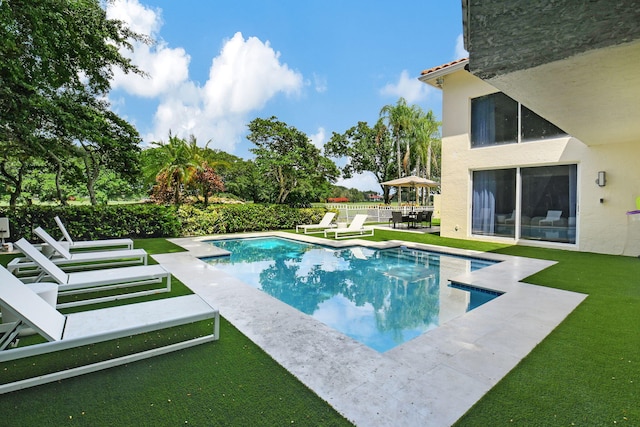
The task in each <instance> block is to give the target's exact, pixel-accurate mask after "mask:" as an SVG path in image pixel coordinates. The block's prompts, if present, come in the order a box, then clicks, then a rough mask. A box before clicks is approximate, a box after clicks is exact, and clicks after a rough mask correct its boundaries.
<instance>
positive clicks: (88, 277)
mask: <svg viewBox="0 0 640 427" xmlns="http://www.w3.org/2000/svg"><path fill="white" fill-rule="evenodd" d="M15 246H16V247H17V248H18V249H19V250H20V251H21V252H22V253H23V254H24V255H25V256H26V257H27V258H28V259H29V260H31V261H32V262H33V263H35V265H37V267H38V268H39V269H40V271H41V273H40V275H39V276H37V277H36V278H34V279H32V280H30V281H33V282H39V281H42V280H44V279H46V278H50V279H53V280H54V281H55V282H57V283H58V295H77V294H84V293H89V292H95V291H105V290H112V289H124V288H131V287H135V286H141V285H148V284H154V283H163V282H164V283H165V284H166V286H165V287H161V288H154V289H145V290H140V291H134V292H127V293H122V294H116V295H109V296H104V297H97V298H91V299H86V300H79V301H73V302H68V303H64V304H58V308H63V307H72V306H77V305H86V304H93V303H97V302H104V301H113V300H117V299H124V298H132V297H137V296H142V295H150V294H155V293H158V292H169V291H171V273H169V272H168V271H167V270H165V269H164V268H163V267H162V266H161V265H137V266H133V267H119V268H105V269H99V270H87V271H77V272H73V273H66V272H64V271H63V270H62V269H61V268H60V267H58V266H57V265H55V264H54V263H53V262H51V260H50V259H48V258H47V257H46V256H45V255H44V254H43V253H42V252H40V251H39V250H38V248H36V247H35V246H33V245H32V244H31V243H29V242H28V241H26V240H25V239H24V238H22V239H20V240H18V241H17V242H15ZM26 281H27V280H25V282H26Z"/></svg>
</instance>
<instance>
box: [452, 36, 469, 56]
mask: <svg viewBox="0 0 640 427" xmlns="http://www.w3.org/2000/svg"><path fill="white" fill-rule="evenodd" d="M455 55H456V57H455V58H454V59H461V58H468V57H469V52H467V50H466V49H465V48H464V38H463V36H462V34H460V35H458V38H457V39H456V53H455Z"/></svg>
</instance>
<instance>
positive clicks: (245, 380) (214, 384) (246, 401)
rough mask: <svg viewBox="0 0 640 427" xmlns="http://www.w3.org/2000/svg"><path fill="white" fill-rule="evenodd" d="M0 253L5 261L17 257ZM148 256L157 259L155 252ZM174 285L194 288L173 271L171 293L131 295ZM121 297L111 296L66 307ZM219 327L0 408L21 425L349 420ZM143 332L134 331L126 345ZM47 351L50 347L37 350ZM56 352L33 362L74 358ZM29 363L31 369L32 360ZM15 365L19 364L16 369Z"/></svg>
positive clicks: (7, 400)
mask: <svg viewBox="0 0 640 427" xmlns="http://www.w3.org/2000/svg"><path fill="white" fill-rule="evenodd" d="M149 240H151V242H148V241H147V240H145V241H136V247H142V248H144V249H146V250H147V251H148V252H149V253H150V254H151V253H166V252H180V251H183V249H182V248H180V247H178V246H176V245H173V244H171V243H169V242H167V241H166V240H164V239H149ZM0 257H1V258H0V262H2V263H3V264H4V265H6V263H7V262H9V261H10V259H11V258H12V256H0ZM149 262H150V263H153V262H154V261H153V260H152V259H151V258H150V260H149ZM176 292H179V293H185V292H186V293H190V292H191V291H190V290H189V289H188V288H187V287H186V286H184V285H183V284H182V283H180V282H179V281H178V280H176V279H175V278H174V282H173V286H172V292H171V294H167V293H164V294H156V295H151V296H145V297H140V298H132V299H130V300H127V301H126V303H132V302H136V301H142V300H149V299H155V298H164V297H168V296H175V293H176ZM122 303H123V302H122V301H118V302H108V303H102V304H95V305H91V306H84V307H75V308H73V309H69V310H66V311H79V310H90V309H95V308H97V307H106V306H111V305H114V304H122ZM220 329H221V333H220V335H221V338H220V340H219V341H215V342H213V343H205V344H203V345H199V346H196V347H192V348H189V349H185V350H181V351H178V352H174V353H170V354H166V355H162V356H157V357H154V358H151V359H146V360H143V361H139V362H136V363H132V364H129V365H124V366H121V367H116V368H111V369H108V370H105V371H99V372H95V373H92V374H89V375H83V376H80V377H76V378H71V379H67V380H64V381H61V382H57V383H52V384H45V385H42V386H39V387H34V388H30V389H26V390H21V391H18V392H13V393H9V394H6V395H2V396H0V412H1V413H3V414H11V424H12V425H16V426H20V425H25V426H26V425H29V426H31V425H43V426H44V425H60V424H63V423H67V422H69V423H71V422H75V423H80V424H86V425H92V426H98V425H174V424H177V423H178V424H181V425H184V424H188V423H191V424H195V425H281V424H283V422H284V423H286V424H297V425H310V426H311V425H327V426H342V425H351V424H350V423H349V422H348V421H347V420H346V419H344V418H343V417H342V416H341V415H340V414H338V413H337V412H336V411H335V410H334V409H333V408H332V407H331V406H330V405H328V404H327V403H326V402H325V401H323V400H322V399H320V398H319V397H318V396H317V395H315V394H314V393H313V391H311V390H309V389H308V388H306V387H305V386H304V385H303V384H302V383H300V382H299V381H298V380H297V379H296V378H295V377H293V375H291V374H290V373H289V372H287V371H286V370H285V369H284V368H282V367H281V366H280V365H278V364H277V363H276V362H275V361H274V360H273V359H271V357H269V356H268V355H267V354H266V353H264V352H263V351H262V350H261V349H260V348H259V347H257V346H256V345H255V344H253V343H252V342H251V341H249V340H248V339H247V338H246V337H245V336H244V335H242V334H241V333H240V332H239V331H238V330H237V329H235V328H234V327H233V326H231V325H230V324H229V323H228V322H226V321H225V320H224V319H223V318H222V317H221V326H220ZM162 333H164V334H170V333H171V332H162ZM144 339H145V338H144V337H142V336H136V337H134V338H133V339H132V340H133V342H134V343H133V344H131V343H130V344H129V345H136V344H135V341H136V340H143V341H144ZM118 343H119V341H117V340H114V341H112V342H109V343H105V345H106V346H107V348H106V349H105V350H101V352H103V353H104V352H108V351H114V350H113V346H117V345H119V344H118ZM108 346H111V348H109V347H108ZM85 347H87V346H85ZM123 347H125V346H123ZM218 347H222V350H218V349H217V348H218ZM125 349H126V348H125ZM74 350H75V352H76V353H77V354H75V355H73V356H72V357H73V359H82V360H85V361H86V360H91V361H95V358H94V357H93V353H94V351H92V349H89V348H88V347H87V348H82V349H74ZM74 350H69V351H74ZM47 356H52V355H42V356H38V357H47ZM194 357H195V359H193V358H194ZM55 358H56V360H54V361H49V362H44V361H43V359H38V362H36V363H37V364H39V365H42V366H44V367H46V368H49V369H50V367H51V366H56V367H61V366H64V365H70V366H72V365H73V363H75V362H74V361H73V360H72V361H68V360H65V359H66V356H65V354H63V353H62V352H60V353H58V354H56V355H55ZM7 363H11V362H7ZM24 369H27V370H29V366H28V364H27V366H26V368H24ZM1 372H3V370H2V368H0V373H1ZM15 372H16V368H14V369H13V370H12V372H11V375H15ZM5 382H7V381H5ZM167 396H169V397H167ZM13 414H15V415H13ZM283 420H284V421H283Z"/></svg>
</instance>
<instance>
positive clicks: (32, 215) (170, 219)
mask: <svg viewBox="0 0 640 427" xmlns="http://www.w3.org/2000/svg"><path fill="white" fill-rule="evenodd" d="M0 216H6V217H8V218H9V222H10V224H11V240H13V241H15V240H18V239H19V238H21V237H25V238H26V239H28V240H31V239H32V238H33V235H32V230H33V229H34V228H36V227H42V228H44V229H45V230H47V231H48V232H49V233H50V234H51V235H52V236H54V237H56V238H60V237H62V233H61V232H60V231H59V230H58V226H57V225H56V223H55V220H54V217H55V216H59V217H60V218H61V219H62V222H63V223H64V224H65V227H66V228H67V230H68V231H69V234H71V236H72V237H73V238H74V239H78V240H95V239H104V238H115V237H131V238H145V237H175V236H179V235H180V222H179V221H178V218H177V216H176V215H175V209H170V208H167V207H165V206H158V205H151V204H138V205H113V206H110V205H108V206H39V205H38V206H28V207H19V208H15V209H11V208H3V209H0Z"/></svg>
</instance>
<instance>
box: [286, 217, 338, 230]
mask: <svg viewBox="0 0 640 427" xmlns="http://www.w3.org/2000/svg"><path fill="white" fill-rule="evenodd" d="M335 216H336V213H335V212H327V213H325V214H324V216H323V217H322V219H321V220H320V222H319V223H317V224H305V225H296V233H298V232H299V231H300V230H303V231H304V234H311V233H322V232H323V231H324V230H326V229H327V228H334V227H336V225H335V224H332V223H331V221H333V217H335ZM310 230H314V231H310Z"/></svg>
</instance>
